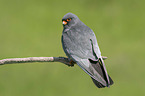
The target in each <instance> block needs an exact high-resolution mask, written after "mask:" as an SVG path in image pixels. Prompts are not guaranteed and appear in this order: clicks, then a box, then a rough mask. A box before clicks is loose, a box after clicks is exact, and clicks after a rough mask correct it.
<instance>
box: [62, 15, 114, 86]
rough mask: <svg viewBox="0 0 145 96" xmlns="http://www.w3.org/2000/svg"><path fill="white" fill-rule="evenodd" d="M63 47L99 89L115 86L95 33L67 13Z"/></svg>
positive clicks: (64, 19) (63, 19) (64, 20)
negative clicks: (108, 72)
mask: <svg viewBox="0 0 145 96" xmlns="http://www.w3.org/2000/svg"><path fill="white" fill-rule="evenodd" d="M62 21H63V22H67V23H66V24H64V25H63V32H62V46H63V49H64V52H65V53H66V55H67V56H68V58H69V59H70V60H73V61H74V62H76V63H77V65H78V66H79V67H81V68H82V69H83V70H84V71H85V72H86V73H87V74H89V75H90V76H91V78H92V80H93V82H94V83H95V85H96V86H97V87H98V88H102V87H109V85H112V84H113V81H112V79H111V78H110V76H108V74H107V71H106V68H105V64H104V61H103V59H102V57H101V52H100V49H99V46H98V43H97V39H96V36H95V34H94V32H93V31H92V30H91V29H90V28H89V27H88V26H86V25H85V24H84V23H83V22H82V21H80V19H79V18H78V17H77V16H76V15H74V14H72V13H67V14H66V15H64V17H63V18H62Z"/></svg>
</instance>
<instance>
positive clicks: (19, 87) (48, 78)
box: [0, 0, 145, 96]
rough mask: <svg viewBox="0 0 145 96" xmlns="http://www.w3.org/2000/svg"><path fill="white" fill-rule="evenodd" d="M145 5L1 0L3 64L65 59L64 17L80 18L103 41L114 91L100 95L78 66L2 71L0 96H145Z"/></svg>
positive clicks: (136, 1)
mask: <svg viewBox="0 0 145 96" xmlns="http://www.w3.org/2000/svg"><path fill="white" fill-rule="evenodd" d="M144 4H145V1H144V0H0V59H5V58H16V57H40V56H46V57H49V56H56V57H57V56H65V54H64V52H63V50H62V46H61V34H62V29H63V27H62V22H61V19H62V17H63V16H64V15H65V14H66V13H68V12H72V13H74V14H76V15H77V16H78V17H79V18H80V19H81V20H82V21H83V22H84V23H85V24H86V25H88V26H89V27H90V28H91V29H93V30H94V32H95V33H96V35H97V38H98V43H99V46H100V48H101V51H102V55H104V56H107V57H108V59H107V60H105V63H106V67H107V69H108V73H109V74H110V75H111V77H112V78H113V80H114V82H115V83H114V85H113V86H111V87H110V88H105V89H98V88H97V87H96V86H95V85H94V84H93V82H92V80H91V79H90V77H89V76H88V75H87V74H85V73H84V72H83V71H82V70H81V69H80V68H79V67H78V66H75V67H67V66H65V65H64V64H61V63H28V64H20V65H19V64H13V65H5V66H0V96H145V68H144V67H145V64H144V57H145V51H144V50H145V32H144V30H145V5H144Z"/></svg>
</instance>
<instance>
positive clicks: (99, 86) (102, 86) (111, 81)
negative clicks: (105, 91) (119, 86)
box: [91, 75, 114, 88]
mask: <svg viewBox="0 0 145 96" xmlns="http://www.w3.org/2000/svg"><path fill="white" fill-rule="evenodd" d="M108 77H109V80H110V84H108V85H112V84H113V83H114V82H113V80H112V79H111V77H110V76H109V75H108ZM91 78H92V77H91ZM92 80H93V82H94V84H95V85H96V86H97V87H98V88H104V87H107V86H104V85H102V84H101V83H99V82H98V81H97V80H95V79H93V78H92Z"/></svg>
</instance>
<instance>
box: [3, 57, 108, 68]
mask: <svg viewBox="0 0 145 96" xmlns="http://www.w3.org/2000/svg"><path fill="white" fill-rule="evenodd" d="M102 58H103V59H104V60H105V59H107V57H104V56H102ZM32 62H61V63H64V64H66V65H68V66H73V65H74V64H75V62H71V61H70V60H69V59H68V58H65V57H28V58H11V59H2V60H0V65H4V64H15V63H32ZM70 62H71V63H70Z"/></svg>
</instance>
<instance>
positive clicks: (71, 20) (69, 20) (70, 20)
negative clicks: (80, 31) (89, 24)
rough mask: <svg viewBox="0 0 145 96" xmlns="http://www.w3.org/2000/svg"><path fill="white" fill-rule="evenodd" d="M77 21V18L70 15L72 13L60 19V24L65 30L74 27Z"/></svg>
mask: <svg viewBox="0 0 145 96" xmlns="http://www.w3.org/2000/svg"><path fill="white" fill-rule="evenodd" d="M78 21H79V18H78V17H77V16H76V15H75V14H72V13H67V14H66V15H64V17H63V18H62V23H63V26H64V27H65V28H68V27H71V26H74V25H75V24H76V23H77V22H78Z"/></svg>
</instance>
